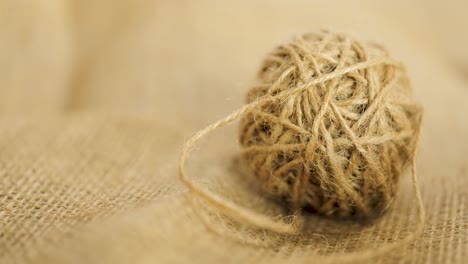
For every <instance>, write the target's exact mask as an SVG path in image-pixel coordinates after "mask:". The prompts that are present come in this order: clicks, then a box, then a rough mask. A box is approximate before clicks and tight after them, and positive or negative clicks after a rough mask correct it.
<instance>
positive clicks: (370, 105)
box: [240, 32, 421, 217]
mask: <svg viewBox="0 0 468 264" xmlns="http://www.w3.org/2000/svg"><path fill="white" fill-rule="evenodd" d="M375 59H385V60H388V61H389V62H390V63H380V64H374V65H367V64H368V63H369V61H372V60H375ZM358 64H363V66H364V67H362V68H361V69H357V70H353V71H350V72H347V73H344V74H338V75H334V77H333V78H330V79H328V80H327V81H324V82H320V83H317V84H314V85H305V86H304V84H307V83H309V82H310V81H311V80H312V81H313V80H316V79H319V78H321V77H322V76H324V75H329V74H333V73H335V72H337V71H340V70H342V69H349V68H351V69H352V68H353V67H355V66H356V65H358ZM259 79H260V84H258V85H257V86H255V87H254V88H253V89H252V90H251V91H250V92H249V94H248V103H252V102H256V101H258V100H262V99H263V98H271V97H274V98H275V99H274V100H271V101H268V102H266V103H264V104H262V105H260V106H258V107H257V108H256V109H253V110H251V111H249V112H248V113H247V114H246V115H245V117H243V118H242V122H241V129H240V143H241V144H242V146H243V147H244V149H243V157H244V158H245V161H246V162H247V164H248V166H249V167H250V170H251V172H252V174H253V175H255V176H256V178H257V179H258V180H259V181H260V182H261V184H262V186H263V187H264V189H265V190H266V191H267V192H268V193H270V194H272V195H273V196H275V197H280V198H281V199H282V200H285V201H286V202H287V203H288V204H289V206H290V207H291V208H292V209H293V210H294V211H295V210H297V209H301V208H304V207H306V208H307V209H308V210H309V211H313V212H318V213H320V214H325V215H334V216H341V217H350V216H369V215H374V214H380V213H381V212H382V211H383V210H385V209H386V208H388V207H389V205H390V203H391V202H392V201H393V198H394V196H395V192H396V189H397V186H398V183H399V178H400V175H401V173H402V170H403V168H404V167H405V165H406V164H407V162H408V160H409V157H410V156H411V153H413V151H414V148H415V139H416V137H415V132H416V131H417V130H418V127H419V126H420V118H419V117H420V114H421V109H420V107H419V106H418V105H417V104H416V103H415V102H414V101H413V100H412V98H411V87H410V85H409V81H408V77H407V74H406V71H405V69H404V68H403V66H402V65H401V64H398V63H396V62H395V63H393V62H391V61H390V59H388V55H387V51H386V50H385V49H384V48H382V47H380V46H377V45H373V44H367V43H361V42H358V41H356V40H354V39H352V38H349V37H347V36H344V35H339V34H333V33H328V32H321V33H319V34H306V35H304V36H301V37H298V38H296V39H295V40H294V41H292V42H291V43H289V44H286V45H282V46H279V47H278V48H276V49H275V50H274V51H273V52H272V53H271V54H270V55H269V56H268V58H266V60H265V61H264V63H263V65H262V67H261V71H260V73H259ZM297 87H304V89H301V90H300V91H298V92H296V93H294V94H291V95H289V96H276V95H277V94H279V93H281V92H284V91H288V90H294V89H295V88H297Z"/></svg>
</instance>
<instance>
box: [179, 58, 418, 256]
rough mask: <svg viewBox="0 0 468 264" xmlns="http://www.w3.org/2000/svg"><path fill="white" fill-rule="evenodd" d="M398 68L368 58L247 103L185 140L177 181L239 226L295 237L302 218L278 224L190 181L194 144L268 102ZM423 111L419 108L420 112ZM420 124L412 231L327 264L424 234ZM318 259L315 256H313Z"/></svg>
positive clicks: (386, 60)
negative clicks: (364, 72) (381, 68)
mask: <svg viewBox="0 0 468 264" xmlns="http://www.w3.org/2000/svg"><path fill="white" fill-rule="evenodd" d="M379 64H380V65H394V66H395V65H399V63H398V62H396V61H394V60H392V59H390V58H376V59H369V60H367V61H364V62H360V63H356V64H354V65H352V66H349V67H346V68H343V69H339V70H338V69H337V70H335V71H333V72H331V73H328V74H323V75H321V76H320V77H318V78H316V79H311V80H309V81H308V82H306V83H304V84H302V85H300V86H298V87H296V88H293V89H289V90H285V91H282V92H279V93H278V94H276V95H274V96H268V97H264V98H261V99H258V100H257V101H254V102H252V103H249V104H247V105H245V106H243V107H241V108H240V109H238V110H237V111H234V112H233V113H231V114H230V115H228V116H226V117H225V118H222V119H220V120H218V121H216V122H214V123H212V124H210V125H208V126H207V127H205V128H204V129H202V130H200V131H198V132H197V133H196V134H195V135H193V136H192V137H191V138H190V139H189V140H187V141H186V142H185V144H184V146H183V149H182V152H181V154H180V157H179V166H178V169H179V179H180V181H181V182H182V183H183V184H184V185H185V187H186V188H187V189H188V190H189V191H190V193H192V194H193V195H195V196H197V197H199V198H202V199H203V200H204V201H205V202H207V203H208V204H210V205H211V206H213V207H214V208H215V209H217V210H219V212H221V213H223V214H225V215H227V216H229V217H232V218H233V219H235V220H237V221H239V222H240V223H245V224H247V225H249V226H252V227H255V228H259V229H264V230H270V231H273V232H277V233H281V234H289V235H297V234H298V233H299V232H300V230H301V229H302V227H303V223H302V218H301V217H300V216H298V215H297V214H294V215H293V216H292V221H291V222H290V223H287V222H284V221H278V220H274V219H272V217H270V216H266V215H264V214H261V213H257V212H254V211H252V210H249V209H246V208H244V207H242V206H240V205H238V204H236V203H234V202H232V201H230V200H227V199H225V198H223V197H221V196H219V195H218V194H216V193H214V192H212V191H210V190H208V189H206V188H204V187H203V186H201V185H200V184H198V183H196V182H195V181H194V180H193V179H191V178H189V177H188V176H187V174H186V172H185V163H186V161H187V159H188V158H189V156H190V154H191V152H192V151H193V149H194V147H195V146H196V144H197V142H198V141H200V140H201V139H202V138H204V137H206V136H208V135H209V134H211V133H213V132H214V131H216V130H217V129H218V128H221V127H224V126H226V125H228V124H230V123H232V122H233V121H235V120H236V119H238V118H240V117H242V116H245V115H246V114H247V113H248V112H249V111H252V110H254V109H257V108H259V107H261V106H262V105H264V104H266V103H271V102H273V101H275V100H278V99H281V98H287V97H288V96H291V95H294V94H297V93H300V92H302V91H304V90H306V89H309V88H310V87H313V86H314V85H318V84H321V83H324V82H326V81H329V80H332V79H334V78H336V77H338V76H341V75H344V74H347V73H350V72H354V71H358V70H361V69H366V68H369V67H373V66H376V65H379ZM421 110H422V109H421ZM422 118H423V114H422V111H421V114H420V115H419V121H420V122H419V124H421V121H422ZM420 127H421V126H420V125H419V126H418V127H417V130H416V131H415V132H416V133H415V147H414V149H413V151H412V153H411V155H410V157H409V158H410V163H411V167H412V169H411V174H412V186H413V191H414V193H415V200H416V207H417V225H416V228H415V229H414V231H413V232H411V233H410V234H408V235H407V236H405V237H404V238H402V239H401V240H399V241H397V242H394V243H391V244H386V245H384V246H381V247H379V248H372V249H365V250H360V251H356V252H350V253H341V254H336V255H333V256H332V257H327V259H328V260H330V261H332V260H333V261H336V260H340V261H347V262H348V261H350V262H351V261H355V260H362V259H368V258H373V257H376V256H379V255H382V254H385V253H388V252H390V251H392V250H395V249H397V248H399V247H401V246H403V245H406V244H408V243H410V242H412V241H413V240H414V239H416V238H417V237H418V236H419V235H420V234H421V233H422V231H423V227H424V223H425V210H424V206H423V201H422V197H421V192H420V189H419V181H418V176H417V172H416V149H417V145H418V143H419V136H420ZM315 257H317V256H315Z"/></svg>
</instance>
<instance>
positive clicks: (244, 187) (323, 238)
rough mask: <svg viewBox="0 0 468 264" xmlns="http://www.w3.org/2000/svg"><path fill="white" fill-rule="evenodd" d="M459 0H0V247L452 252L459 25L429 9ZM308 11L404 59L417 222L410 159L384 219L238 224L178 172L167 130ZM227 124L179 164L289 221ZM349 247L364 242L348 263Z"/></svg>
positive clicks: (232, 94) (242, 86)
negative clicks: (280, 227)
mask: <svg viewBox="0 0 468 264" xmlns="http://www.w3.org/2000/svg"><path fill="white" fill-rule="evenodd" d="M458 2H463V4H462V3H460V4H459V5H458V6H457V5H447V3H446V2H442V1H424V4H422V3H421V2H420V1H406V0H397V1H391V2H390V1H372V0H365V1H359V4H356V2H355V1H268V5H266V2H262V1H260V2H259V1H242V0H241V1H224V2H222V3H220V1H213V0H200V1H157V0H154V1H125V0H122V1H114V0H102V1H92V0H70V1H62V0H51V1H28V2H27V4H26V2H25V1H17V0H5V1H0V58H1V59H0V146H1V147H0V263H1V264H62V263H67V264H81V263H90V264H93V263H99V264H128V263H135V264H140V263H163V264H164V263H199V264H211V263H258V264H287V263H290V264H303V263H304V264H310V263H320V264H322V263H326V262H327V260H330V258H331V260H332V261H334V262H333V263H343V262H346V261H342V260H348V261H349V259H348V258H347V257H344V258H343V259H335V258H334V257H335V256H337V255H342V254H345V253H349V252H357V256H356V254H354V257H351V259H357V260H358V261H356V263H381V264H395V263H408V264H410V263H411V264H426V263H434V264H439V263H441V264H465V263H466V260H467V259H468V192H467V191H466V186H468V159H467V157H468V142H467V141H466V140H465V138H466V135H468V123H467V122H466V120H467V119H466V113H468V104H467V103H466V101H467V100H468V92H467V89H466V88H467V83H466V78H465V75H463V73H462V72H459V71H457V69H456V68H454V66H453V65H455V66H456V65H459V62H460V60H459V58H460V56H461V55H462V54H463V53H462V52H461V51H463V49H458V48H457V47H460V48H461V47H463V48H464V47H465V46H466V45H462V44H463V43H464V42H463V41H462V39H461V38H462V37H463V36H462V35H463V31H460V30H457V27H456V26H459V28H463V26H462V24H458V25H453V24H450V23H449V22H450V19H449V20H447V19H437V18H440V14H441V12H443V13H444V12H445V13H446V14H450V18H453V19H456V18H457V17H458V18H462V17H459V16H456V14H457V13H460V12H461V13H463V11H464V10H466V7H468V1H458ZM270 3H271V4H270ZM462 5H464V6H462ZM429 7H432V10H431V9H427V8H429ZM457 7H458V8H457ZM462 7H465V8H462ZM457 11H460V12H457ZM390 14H398V15H397V16H392V15H390ZM367 22H371V23H367ZM322 25H325V26H329V27H331V28H338V29H342V30H346V31H350V32H354V33H353V35H354V36H356V37H359V38H360V39H371V40H372V39H375V40H379V41H381V42H382V43H385V46H386V47H388V49H389V50H391V54H392V55H393V56H395V58H398V59H399V60H401V61H402V62H404V64H405V66H406V68H407V70H408V75H409V76H410V77H411V83H412V88H413V91H414V96H415V98H417V100H418V102H421V104H422V105H423V106H424V109H425V111H424V126H423V127H422V129H421V137H420V138H421V140H420V143H419V145H418V147H417V149H418V151H417V154H418V155H417V166H416V167H415V168H417V170H418V175H417V176H418V178H419V186H420V188H421V194H422V198H423V201H424V208H425V211H426V212H427V216H426V218H425V220H426V221H425V224H424V228H423V231H422V232H421V233H420V235H417V234H418V232H416V233H414V232H415V231H417V227H418V221H419V220H418V205H419V203H415V202H413V198H414V196H415V193H414V192H413V191H412V189H411V188H412V187H415V185H412V184H411V179H412V177H411V170H410V169H411V168H410V166H408V170H405V171H404V172H403V174H402V175H401V179H400V184H399V185H400V186H399V190H398V192H397V195H396V196H395V199H394V200H393V202H392V203H391V206H390V207H389V209H388V210H386V211H385V214H384V215H383V216H382V217H379V218H377V219H375V220H374V221H371V222H365V221H346V220H336V219H335V218H331V217H322V216H317V215H315V214H299V213H297V214H295V215H297V216H301V217H300V218H299V217H296V218H297V219H299V220H300V219H303V227H302V229H300V230H298V232H297V233H295V234H293V235H287V234H285V235H282V234H278V233H276V232H268V231H265V230H263V229H256V228H252V227H253V226H250V225H241V224H245V223H247V222H245V221H235V220H241V219H236V218H234V217H232V218H231V217H230V214H227V213H226V212H227V210H220V209H219V207H215V206H213V205H212V204H211V203H207V202H206V199H205V200H203V199H198V196H196V195H193V192H189V191H187V188H185V187H184V186H183V185H182V184H181V183H180V182H179V180H178V178H177V158H178V155H179V154H180V151H181V145H182V144H183V143H184V141H185V140H187V138H188V137H189V136H190V135H191V133H192V132H193V131H197V130H198V129H197V128H200V126H203V124H205V122H207V120H214V119H218V118H219V117H223V116H224V114H225V113H229V111H232V110H233V109H237V107H238V106H241V105H242V103H244V102H243V100H242V99H244V98H245V94H246V92H247V90H248V89H249V88H251V87H252V85H253V84H255V83H253V82H252V79H253V78H252V77H254V76H253V75H254V74H255V72H256V70H257V69H258V66H259V65H260V63H261V60H262V59H263V58H262V54H264V53H265V52H268V51H269V50H270V48H272V46H271V45H272V43H277V42H278V40H281V39H284V37H285V36H289V35H291V34H294V33H295V32H298V31H302V30H306V29H308V30H316V29H317V28H318V27H320V26H322ZM437 28H439V29H440V32H442V33H444V34H443V36H442V37H440V35H436V34H434V32H433V29H437ZM436 33H437V32H436ZM443 43H446V44H447V45H444V46H442V47H449V48H450V51H451V52H450V54H447V53H446V52H444V50H440V49H439V45H438V44H442V45H443ZM454 54H457V55H458V56H456V58H455V57H452V56H450V55H454ZM467 54H468V53H467ZM70 112H71V113H70ZM245 117H246V116H245ZM240 120H241V119H240V118H239V121H240ZM237 128H238V123H237V122H233V123H232V125H231V126H226V127H225V128H221V129H218V130H215V131H214V133H212V134H210V135H209V136H207V137H204V138H203V139H202V140H201V141H200V142H201V143H202V144H200V145H198V144H196V147H195V151H193V154H192V155H190V158H189V160H187V164H186V165H187V168H186V173H187V175H186V176H188V177H189V180H192V181H194V182H195V183H196V185H197V186H198V187H204V188H206V189H208V190H211V191H213V192H215V193H216V194H217V195H218V197H220V198H221V197H222V198H223V199H225V200H229V201H231V204H236V205H239V206H241V207H242V208H248V209H249V212H250V213H256V214H258V213H262V214H265V217H264V218H262V219H266V220H269V221H271V220H272V219H276V220H280V219H287V218H286V217H287V216H288V215H289V214H290V213H289V212H288V209H287V207H285V206H284V205H282V204H281V203H277V202H275V201H274V200H272V199H271V198H269V197H268V196H266V195H265V194H264V193H262V192H261V191H260V188H259V185H258V184H255V181H257V179H256V178H255V177H254V175H253V174H252V173H251V172H248V170H247V166H245V165H242V164H241V163H240V162H241V161H242V159H241V158H240V155H239V154H240V151H241V150H242V148H241V147H240V145H239V144H238V142H237V140H236V139H237V136H238V135H237V133H238V130H237ZM415 136H416V135H415ZM187 198H188V199H187ZM188 200H189V201H188ZM192 204H194V206H192ZM200 216H201V217H200ZM249 216H251V215H249ZM285 216H286V217H285ZM285 222H286V223H289V221H285ZM279 223H281V224H282V223H283V222H279ZM263 224H264V223H263ZM287 226H288V227H289V225H287ZM212 231H214V232H212ZM411 234H413V236H412V237H411V236H409V235H411ZM230 236H231V237H230ZM408 236H409V237H408ZM231 238H233V239H231ZM413 238H415V239H413ZM404 239H406V240H405V241H409V240H412V241H411V242H409V243H405V244H404V245H405V246H404V247H401V246H399V247H398V249H397V250H389V249H388V248H387V247H388V246H395V245H396V244H397V245H398V244H400V245H401V243H400V242H401V241H402V240H404ZM395 242H397V243H395ZM382 248H384V249H385V250H386V251H387V253H386V254H382V251H381V249H382ZM393 249H395V247H394V248H393ZM363 250H365V251H366V252H371V253H374V251H379V250H380V251H379V252H376V253H379V255H378V256H377V257H375V258H372V259H371V260H369V259H367V261H363V256H362V255H361V254H362V252H363ZM318 255H320V256H318ZM363 255H364V254H363ZM321 256H323V257H321ZM348 256H349V255H348Z"/></svg>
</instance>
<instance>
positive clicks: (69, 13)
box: [0, 0, 468, 124]
mask: <svg viewBox="0 0 468 264" xmlns="http://www.w3.org/2000/svg"><path fill="white" fill-rule="evenodd" d="M466 10H468V4H467V2H466V1H464V0H451V1H434V0H430V1H427V0H426V1H422V0H415V1H403V0H397V1H390V2H389V1H366V0H364V1H337V0H332V1H306V0H296V1H262V0H260V1H214V0H213V1H207V0H199V1H184V0H177V1H164V0H134V1H130V0H112V1H111V0H99V1H94V0H48V1H28V0H2V1H0V114H2V115H3V114H8V113H21V114H30V113H34V114H38V113H42V112H44V113H46V112H47V113H64V112H70V111H80V110H92V111H104V112H107V111H111V112H127V113H130V112H131V113H137V114H139V115H145V116H147V117H150V118H155V119H160V120H161V122H175V123H178V122H181V121H182V120H184V121H186V122H190V123H195V124H197V123H198V124H200V122H206V121H207V120H213V119H214V118H217V117H221V116H222V115H223V114H225V113H227V111H229V110H232V109H234V108H235V107H237V106H239V105H240V104H241V103H242V100H243V98H244V97H243V94H244V93H245V90H246V89H248V87H249V85H250V84H251V83H252V81H253V79H254V77H255V73H256V70H257V67H258V65H259V64H260V61H261V59H262V58H263V56H264V55H265V54H266V53H267V52H268V51H270V50H271V49H272V47H274V46H275V45H276V44H278V43H281V42H284V41H288V40H289V39H291V37H293V36H294V35H296V34H300V33H303V32H307V31H316V30H319V29H323V28H326V29H331V30H335V31H339V32H349V33H351V34H352V35H355V36H356V37H358V38H360V39H364V40H372V41H377V42H380V43H384V45H385V46H387V47H388V48H389V49H390V51H391V52H392V54H393V55H394V56H395V57H396V58H398V59H400V60H402V61H403V62H405V63H406V64H408V67H409V68H410V71H413V72H416V71H418V68H419V67H420V66H421V65H425V64H427V63H428V62H429V61H431V63H432V64H437V66H436V67H439V68H438V69H437V70H436V71H441V70H442V69H443V71H445V72H450V73H449V75H451V76H453V78H459V79H460V80H462V81H466V80H467V79H466V78H467V76H468V51H467V50H466V47H468V30H467V28H468V19H467V18H466V15H465V12H466ZM419 70H421V69H419ZM413 75H416V76H417V74H413ZM426 77H427V78H430V76H422V75H421V78H426ZM422 85H424V83H423V81H421V80H418V79H417V77H416V79H415V86H416V87H417V88H416V90H418V89H424V88H422V87H420V86H422Z"/></svg>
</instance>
